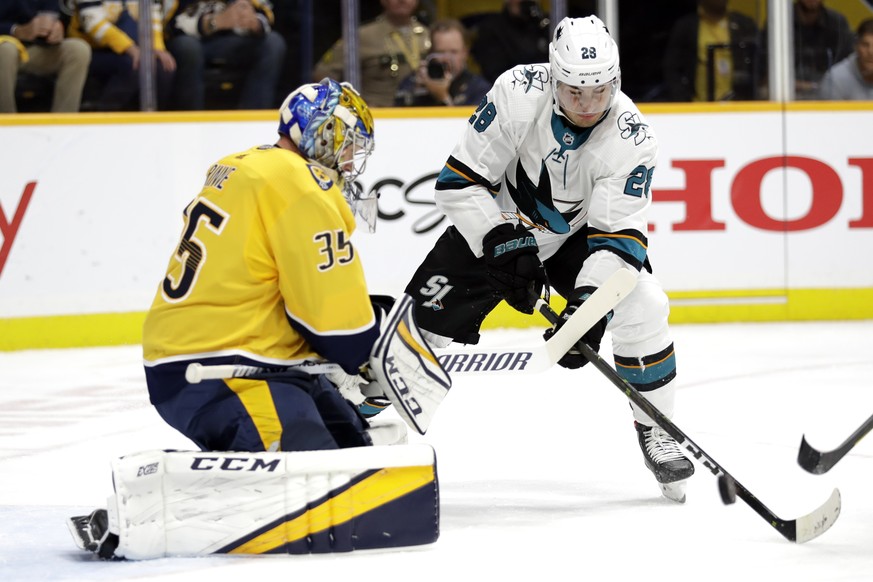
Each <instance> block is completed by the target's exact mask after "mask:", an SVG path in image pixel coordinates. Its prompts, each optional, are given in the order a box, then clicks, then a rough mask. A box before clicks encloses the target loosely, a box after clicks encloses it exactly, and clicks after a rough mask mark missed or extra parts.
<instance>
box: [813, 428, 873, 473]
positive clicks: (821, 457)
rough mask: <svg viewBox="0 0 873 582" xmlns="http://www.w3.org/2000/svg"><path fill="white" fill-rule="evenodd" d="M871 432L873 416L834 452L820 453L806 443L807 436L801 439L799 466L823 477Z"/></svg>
mask: <svg viewBox="0 0 873 582" xmlns="http://www.w3.org/2000/svg"><path fill="white" fill-rule="evenodd" d="M870 430H873V416H871V417H870V418H868V419H867V420H866V421H865V422H864V424H862V425H861V426H859V427H858V430H856V431H855V432H853V433H852V434H851V435H849V438H847V439H846V440H845V441H843V443H842V444H841V445H840V446H838V447H837V448H835V449H834V450H832V451H819V450H818V449H815V448H813V447H812V445H810V444H809V443H808V442H806V435H803V436H802V437H801V439H800V450H798V451H797V464H798V465H800V466H801V467H803V469H804V470H806V471H808V472H810V473H812V474H813V475H823V474H824V473H827V472H828V471H830V470H831V469H832V468H833V467H834V465H836V464H837V462H839V460H840V459H842V458H843V457H845V456H846V454H847V453H848V452H849V451H851V450H852V449H853V448H854V446H855V445H857V444H858V441H860V440H861V439H862V438H864V435H866V434H867V433H868V432H870Z"/></svg>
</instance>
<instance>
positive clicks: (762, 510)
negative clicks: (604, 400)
mask: <svg viewBox="0 0 873 582" xmlns="http://www.w3.org/2000/svg"><path fill="white" fill-rule="evenodd" d="M540 313H542V314H543V316H545V318H546V319H547V320H548V321H549V322H551V323H553V324H554V323H557V321H558V320H559V319H560V318H559V316H558V315H557V314H556V313H555V312H554V311H553V310H552V309H551V307H549V306H548V305H544V306H541V307H540ZM576 347H577V348H578V349H579V350H580V351H581V352H582V354H583V355H584V356H585V357H586V358H587V359H588V361H589V362H590V363H591V364H592V365H593V366H594V367H595V368H597V369H598V370H599V371H600V372H601V373H602V374H603V375H604V376H605V377H606V379H607V380H609V381H610V382H611V383H612V384H613V385H614V386H615V387H616V388H618V389H619V390H621V391H622V392H623V393H624V394H625V396H627V398H628V399H630V401H631V402H633V403H634V404H636V405H637V406H638V407H640V409H641V410H642V411H643V412H645V413H646V414H647V415H648V416H649V417H650V418H651V419H652V420H654V421H655V423H657V425H658V426H660V427H661V428H662V429H663V430H664V431H666V432H667V434H669V435H670V436H672V437H673V438H674V439H676V442H677V443H678V444H679V445H680V446H682V447H684V448H685V449H686V450H687V451H688V452H689V453H691V455H692V456H693V457H694V458H695V459H696V460H697V461H698V462H699V463H700V464H701V465H703V466H704V467H705V468H706V469H708V470H709V471H710V472H711V473H712V474H713V475H715V476H716V477H720V476H722V475H724V476H725V477H727V478H728V479H731V480H732V481H733V482H734V483H735V484H736V492H737V497H739V498H740V499H742V500H743V501H744V502H745V503H746V505H748V506H749V507H751V508H752V509H753V510H755V512H756V513H757V514H758V515H760V516H761V517H762V518H764V519H765V520H766V521H767V522H768V523H769V524H770V525H771V526H772V527H773V528H774V529H776V531H778V532H779V533H780V534H782V535H783V536H784V537H785V538H786V539H787V540H789V541H792V542H797V543H803V542H806V541H809V540H811V539H813V538H815V537H817V536H819V535H821V534H822V533H824V532H825V531H826V530H827V529H829V528H830V526H831V525H833V523H834V522H835V521H836V518H837V516H838V515H839V492H838V491H836V490H835V491H834V493H833V494H832V495H831V498H830V499H829V500H828V502H826V503H825V504H824V505H823V506H822V507H820V508H818V509H817V510H816V511H815V512H813V513H811V514H809V515H807V516H804V517H803V518H801V519H802V520H803V528H802V530H803V531H802V532H801V536H800V537H799V538H798V520H796V519H787V520H786V519H782V518H781V517H779V516H777V515H776V514H775V513H773V512H772V511H771V510H770V509H769V508H768V507H767V506H766V505H764V504H763V503H761V501H759V500H758V498H757V497H755V495H753V494H752V492H751V491H749V490H748V489H747V488H746V487H745V486H744V485H742V484H741V483H740V482H739V481H737V480H736V479H734V477H733V476H732V475H731V474H730V473H728V472H727V471H726V470H725V469H724V468H723V467H722V466H721V465H720V464H719V463H717V462H716V461H715V460H714V459H713V458H712V457H710V456H709V455H708V454H706V452H704V450H703V449H701V448H700V447H699V446H698V445H697V444H696V443H695V442H694V441H692V440H691V439H690V438H688V436H687V435H686V434H685V433H684V432H682V430H680V429H679V427H678V426H676V425H675V424H674V423H673V421H671V420H670V419H669V418H667V417H666V416H664V414H663V413H662V412H661V411H660V410H658V409H657V408H656V407H655V405H654V404H652V403H651V402H649V401H648V400H646V398H645V397H644V396H643V395H642V394H640V392H639V391H638V390H637V389H636V388H634V387H633V386H632V385H631V384H630V383H629V382H628V381H627V380H625V379H624V378H622V377H621V376H619V375H618V372H616V371H615V369H613V367H612V366H610V365H609V364H608V363H607V362H606V361H605V360H604V359H603V358H601V357H600V354H598V353H597V352H595V351H594V350H593V349H591V347H589V346H588V345H587V344H586V343H585V342H584V341H579V343H577V344H576Z"/></svg>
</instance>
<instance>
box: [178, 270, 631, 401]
mask: <svg viewBox="0 0 873 582" xmlns="http://www.w3.org/2000/svg"><path fill="white" fill-rule="evenodd" d="M635 283H636V277H635V276H634V274H633V273H631V272H630V271H629V270H628V269H619V270H618V271H616V273H615V274H613V275H612V276H611V277H610V278H609V279H607V280H606V282H605V283H604V284H603V285H601V286H600V287H599V288H598V289H597V291H595V292H594V293H592V294H591V297H589V298H588V300H587V301H585V303H583V304H582V306H581V307H580V308H579V309H577V310H576V312H575V313H574V314H573V315H572V316H571V317H570V318H569V319H568V320H567V321H566V322H565V323H564V325H562V326H561V329H559V330H558V331H557V332H555V334H553V335H552V337H550V338H549V339H548V340H547V341H546V342H544V343H542V344H538V345H535V346H529V347H523V348H520V349H519V348H487V347H472V348H471V347H462V348H450V349H437V350H434V352H435V353H436V355H437V359H438V360H439V361H440V364H442V365H443V367H444V368H445V370H446V371H447V372H448V373H449V374H481V373H503V374H536V373H540V372H544V371H545V370H548V369H549V368H551V367H552V366H554V365H555V364H556V363H557V362H558V360H559V359H561V357H562V356H563V355H564V354H565V353H567V351H568V350H569V349H570V348H571V347H572V346H573V344H575V343H576V342H577V341H579V338H580V337H582V336H583V335H584V334H585V332H586V331H588V330H589V329H590V328H591V326H593V325H594V324H595V323H597V322H598V321H599V320H600V318H602V317H603V316H604V315H605V314H606V313H607V312H609V310H610V309H612V308H613V307H615V306H616V305H617V304H618V302H619V301H621V300H622V299H624V298H625V297H627V295H628V294H629V293H630V292H631V291H632V290H633V287H634V285H635ZM543 306H545V308H546V309H549V310H551V308H549V307H548V304H547V303H545V302H544V301H543V300H542V299H538V300H537V309H538V310H539V311H540V312H542V313H544V314H545V312H543V309H544V307H543ZM341 369H342V368H340V367H339V365H338V364H333V363H330V362H318V361H308V362H301V363H297V364H291V365H288V366H276V367H268V366H264V367H260V366H246V365H240V364H219V365H203V364H198V363H193V364H189V365H188V367H187V369H186V370H185V379H186V380H187V381H188V382H189V383H191V384H197V383H199V382H202V381H203V380H222V379H226V378H252V377H257V378H270V377H277V376H281V375H282V374H287V373H288V371H289V370H301V371H304V372H309V373H311V374H324V373H327V372H334V371H338V370H341Z"/></svg>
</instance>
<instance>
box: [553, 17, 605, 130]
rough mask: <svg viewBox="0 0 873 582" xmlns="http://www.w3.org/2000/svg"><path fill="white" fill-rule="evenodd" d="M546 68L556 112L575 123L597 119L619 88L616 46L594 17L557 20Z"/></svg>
mask: <svg viewBox="0 0 873 582" xmlns="http://www.w3.org/2000/svg"><path fill="white" fill-rule="evenodd" d="M549 68H550V69H551V75H552V87H553V89H554V92H555V99H556V101H557V105H558V107H559V113H562V114H564V115H565V116H567V117H568V118H569V119H570V121H573V122H574V123H579V122H580V121H581V122H589V121H591V120H596V119H599V117H600V115H601V114H602V113H603V112H604V111H606V110H608V109H609V108H610V107H611V106H612V104H613V102H614V101H615V99H616V96H617V95H618V93H619V91H620V90H621V69H620V68H619V62H618V46H617V45H616V44H615V40H613V38H612V36H610V34H609V30H608V29H607V28H606V25H605V24H603V22H602V21H601V20H600V19H599V18H597V17H596V16H587V17H585V18H564V19H563V20H561V22H559V23H558V26H557V27H556V28H555V36H554V39H553V40H552V42H551V44H550V45H549ZM586 125H587V123H586Z"/></svg>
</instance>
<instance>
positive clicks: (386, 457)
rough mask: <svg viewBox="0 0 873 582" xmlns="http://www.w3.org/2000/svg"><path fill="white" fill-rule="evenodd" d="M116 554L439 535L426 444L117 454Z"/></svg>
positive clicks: (338, 546) (267, 550)
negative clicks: (240, 451)
mask: <svg viewBox="0 0 873 582" xmlns="http://www.w3.org/2000/svg"><path fill="white" fill-rule="evenodd" d="M112 473H113V480H114V483H115V495H114V496H112V497H110V498H109V506H108V512H109V528H110V530H111V531H113V532H114V533H115V532H117V534H118V536H119V544H118V548H117V550H116V551H115V555H116V556H118V557H124V558H128V559H133V560H140V559H147V558H159V557H165V556H203V555H208V554H215V553H231V554H274V553H289V554H306V553H327V552H346V551H351V550H357V549H373V548H387V547H398V546H413V545H420V544H427V543H432V542H434V541H436V539H437V537H438V536H439V498H438V488H437V476H436V460H435V454H434V451H433V449H432V448H431V447H430V446H428V445H397V446H392V447H356V448H350V449H340V450H332V451H306V452H293V453H226V452H220V453H219V452H167V451H147V452H143V453H138V454H134V455H129V456H126V457H122V458H120V459H117V460H116V461H114V462H113V463H112Z"/></svg>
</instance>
